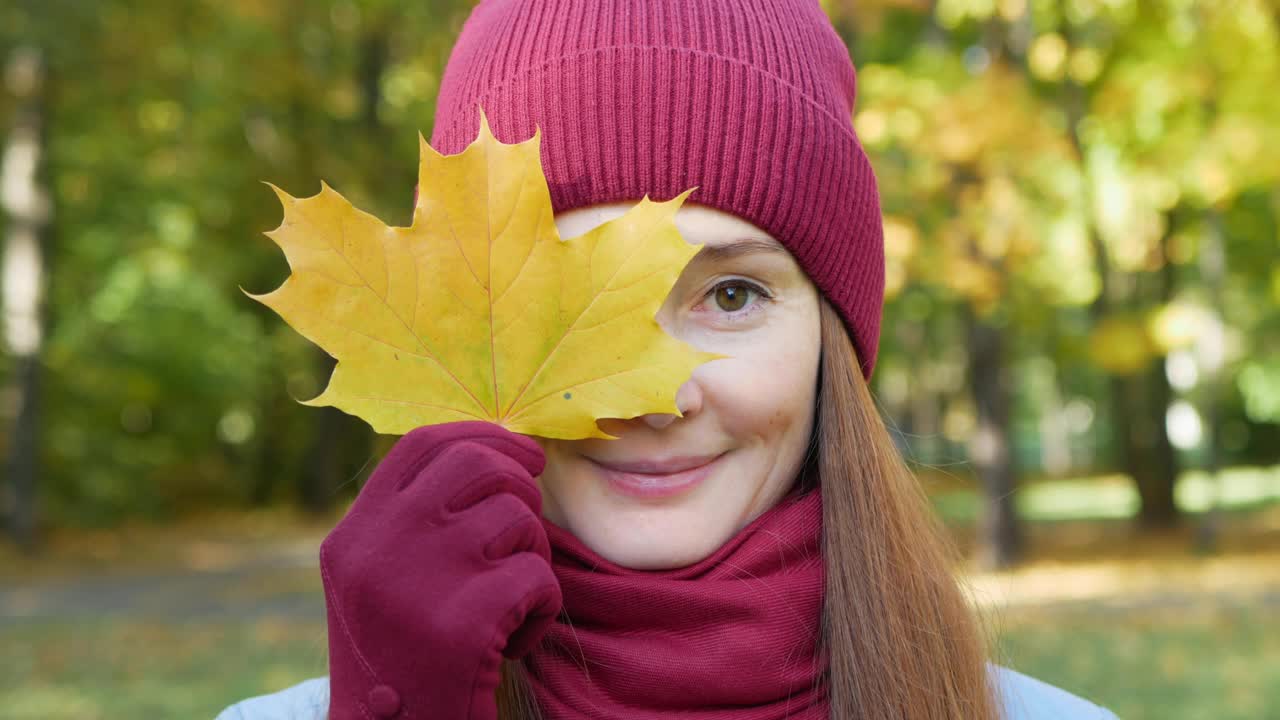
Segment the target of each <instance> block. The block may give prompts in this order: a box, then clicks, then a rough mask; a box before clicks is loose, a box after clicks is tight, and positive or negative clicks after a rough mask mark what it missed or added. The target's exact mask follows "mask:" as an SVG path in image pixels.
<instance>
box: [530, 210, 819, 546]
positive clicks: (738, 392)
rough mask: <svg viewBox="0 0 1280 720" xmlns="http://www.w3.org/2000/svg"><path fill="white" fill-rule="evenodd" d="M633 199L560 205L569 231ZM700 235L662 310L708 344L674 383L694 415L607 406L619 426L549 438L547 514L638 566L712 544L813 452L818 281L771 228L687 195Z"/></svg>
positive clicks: (781, 489)
mask: <svg viewBox="0 0 1280 720" xmlns="http://www.w3.org/2000/svg"><path fill="white" fill-rule="evenodd" d="M631 205H633V203H610V204H605V205H595V206H592V207H586V208H577V209H574V210H571V211H568V212H564V213H561V214H559V215H557V216H556V227H557V228H558V229H559V231H560V236H561V237H564V238H570V237H577V236H579V235H581V234H583V233H585V232H587V231H588V230H590V229H592V228H594V227H596V226H597V225H601V224H603V223H605V222H607V221H609V220H612V219H614V218H616V217H619V216H621V215H622V214H624V213H625V212H626V210H627V208H629V207H630V206H631ZM675 223H676V226H677V228H679V230H680V233H681V234H682V235H683V236H684V238H685V239H686V240H687V241H689V242H691V243H695V244H699V245H702V246H703V247H702V249H701V250H700V251H699V253H698V254H697V255H696V256H695V257H694V259H693V260H692V261H690V263H689V264H688V266H687V267H686V268H685V269H684V272H683V273H682V274H681V275H680V278H679V280H678V281H677V282H676V284H675V286H674V287H673V288H672V290H671V294H670V295H669V296H668V297H667V299H666V302H665V303H664V304H663V306H662V308H661V310H659V312H658V316H657V319H658V322H659V324H661V325H662V327H663V328H664V329H665V330H666V331H667V332H668V333H670V334H672V335H673V336H675V337H677V338H680V339H681V340H684V341H686V342H688V343H689V344H691V345H693V346H694V347H696V348H698V349H700V350H706V351H709V352H715V353H720V354H723V355H728V356H730V357H729V358H727V359H721V360H713V361H711V362H708V363H705V364H703V365H701V366H699V367H698V368H697V369H696V370H695V371H694V372H693V375H692V377H691V378H690V379H689V380H688V382H686V383H684V384H683V385H682V386H681V387H680V389H679V392H678V393H677V395H676V404H677V406H678V407H679V408H680V412H681V414H682V415H683V417H678V416H676V415H643V416H641V417H637V418H632V419H628V420H601V421H599V426H600V429H601V430H603V431H605V432H607V433H609V434H611V435H614V436H617V438H618V439H616V440H600V439H588V440H573V441H566V440H545V439H544V440H539V442H540V443H541V444H542V447H543V449H544V450H545V451H546V455H547V465H546V470H545V471H544V472H543V473H542V475H541V476H540V478H539V485H540V487H541V488H542V495H543V515H545V516H546V518H547V519H548V520H550V521H551V522H553V523H555V524H556V525H559V526H560V527H563V528H565V529H567V530H569V531H570V532H572V533H573V534H574V535H575V536H577V537H578V538H579V539H580V540H582V542H583V543H585V544H586V545H587V546H588V547H590V548H591V549H592V550H594V551H595V552H597V553H598V554H600V555H601V556H602V557H604V558H605V559H607V560H609V561H611V562H614V563H617V564H619V565H622V566H624V567H630V568H636V569H666V568H677V567H683V566H686V565H690V564H692V563H695V562H697V561H699V560H701V559H703V558H705V557H706V556H708V555H710V554H711V553H712V552H714V551H715V550H716V549H718V548H719V547H720V546H721V545H723V544H724V543H725V542H726V541H728V540H729V539H730V538H731V537H733V535H735V534H736V533H737V532H738V531H739V530H741V529H742V528H743V527H744V526H745V525H747V524H748V523H749V522H751V521H752V520H754V519H755V518H756V517H757V516H759V515H760V514H761V513H763V512H764V511H765V510H768V509H769V508H770V507H772V506H773V505H774V504H775V503H777V501H778V500H779V499H781V498H782V496H783V495H785V494H786V493H787V491H788V490H790V489H791V486H792V484H793V482H794V481H795V479H796V475H797V473H798V472H799V470H800V467H801V465H802V463H803V461H804V456H805V452H806V450H807V448H808V442H809V435H810V431H811V430H812V427H813V408H814V401H815V395H816V392H817V387H816V386H817V376H818V351H819V326H818V293H817V290H816V289H815V288H814V286H813V284H812V282H810V280H809V278H808V277H807V276H806V275H805V274H804V271H802V270H801V269H800V266H799V265H797V264H796V262H795V260H794V259H793V258H792V257H791V255H790V254H789V253H788V252H787V251H786V250H785V249H784V248H783V247H782V245H781V244H780V243H779V242H778V241H777V240H775V239H773V238H771V237H770V236H769V235H768V234H767V233H765V232H764V231H763V230H761V229H760V228H758V227H756V226H755V225H753V224H751V223H749V222H747V221H745V220H743V219H741V218H739V217H737V216H735V215H732V214H730V213H726V212H723V211H720V210H717V209H715V208H711V207H708V206H704V205H696V204H692V203H689V202H686V203H685V204H684V205H682V206H681V207H680V209H679V210H678V211H677V213H676V216H675Z"/></svg>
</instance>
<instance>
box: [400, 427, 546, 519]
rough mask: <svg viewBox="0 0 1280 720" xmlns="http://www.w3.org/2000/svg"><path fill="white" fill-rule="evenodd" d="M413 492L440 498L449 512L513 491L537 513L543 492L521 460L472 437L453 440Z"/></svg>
mask: <svg viewBox="0 0 1280 720" xmlns="http://www.w3.org/2000/svg"><path fill="white" fill-rule="evenodd" d="M412 486H414V487H415V489H414V490H413V493H414V494H416V495H426V496H429V497H432V498H440V500H439V501H438V502H440V503H441V504H442V505H443V507H445V509H446V510H448V511H449V512H455V513H456V512H461V511H462V510H464V509H466V508H468V507H470V506H472V505H475V504H476V503H478V502H480V501H481V500H483V499H485V498H487V497H490V496H492V495H495V494H498V493H510V494H513V495H515V496H516V497H517V498H519V499H520V500H521V501H522V502H524V503H525V504H526V505H527V506H529V508H530V509H532V510H533V511H534V512H535V513H540V512H541V511H542V494H541V493H540V492H539V491H538V487H537V485H536V484H535V483H534V482H533V478H532V477H530V476H529V473H528V472H527V471H526V470H525V468H524V466H522V465H521V464H520V463H519V462H517V461H515V460H513V459H512V458H510V457H508V456H507V455H504V454H502V453H500V452H498V451H497V450H494V449H492V448H490V447H488V446H485V445H482V444H480V443H477V442H474V441H471V440H462V441H458V442H455V443H453V444H452V445H450V446H449V447H447V448H445V449H444V450H443V451H441V453H440V454H439V455H438V456H436V457H435V458H434V459H433V460H432V461H431V463H430V464H429V465H428V466H427V467H425V468H423V470H422V471H421V472H420V473H418V476H417V477H416V478H415V479H414V480H413V482H412Z"/></svg>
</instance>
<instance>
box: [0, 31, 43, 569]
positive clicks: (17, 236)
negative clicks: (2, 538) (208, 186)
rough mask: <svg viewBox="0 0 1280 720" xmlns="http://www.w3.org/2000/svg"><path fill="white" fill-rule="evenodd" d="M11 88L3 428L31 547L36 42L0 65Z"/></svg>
mask: <svg viewBox="0 0 1280 720" xmlns="http://www.w3.org/2000/svg"><path fill="white" fill-rule="evenodd" d="M5 78H6V79H7V87H8V90H9V92H10V93H12V95H13V99H14V105H15V112H14V122H13V127H12V129H11V131H10V133H9V138H8V141H7V142H6V143H5V148H4V155H3V159H2V160H0V207H3V209H4V212H5V213H6V214H7V215H8V218H9V221H8V225H9V232H8V237H7V239H6V241H5V248H4V267H3V273H4V275H3V281H2V282H3V291H4V335H5V345H6V346H7V348H8V351H9V352H10V353H11V354H12V356H13V359H14V360H13V363H14V388H13V397H14V398H15V400H16V407H14V408H13V409H12V410H11V412H12V417H13V426H12V431H11V432H10V434H9V437H10V444H9V447H8V455H9V456H8V463H7V465H8V467H7V472H6V475H7V476H8V477H9V483H10V486H9V507H8V510H7V513H6V514H7V516H8V517H7V518H6V519H7V523H6V524H7V525H8V528H9V532H10V534H11V535H12V537H13V539H14V541H15V542H16V543H17V544H18V546H19V547H20V548H21V549H22V550H23V551H24V552H27V553H32V552H35V550H36V549H37V538H36V528H37V524H38V523H37V508H36V485H37V479H38V477H39V419H40V369H41V354H40V349H41V346H42V341H43V337H44V333H45V327H44V312H43V310H44V285H45V282H46V274H47V272H46V270H45V268H44V262H45V258H44V248H43V247H42V244H43V243H42V239H43V238H44V236H45V234H46V232H47V225H48V222H49V216H50V202H49V198H48V194H47V193H46V191H45V190H44V188H42V187H40V184H39V178H38V172H39V169H40V162H41V155H42V154H43V152H44V141H43V132H44V127H45V124H46V122H45V117H44V109H45V105H46V102H45V98H46V95H47V90H46V83H45V77H44V62H43V58H42V56H41V54H40V52H39V50H37V49H36V48H32V47H21V46H20V47H18V48H16V49H14V50H13V51H12V53H11V54H10V57H9V61H8V66H7V67H6V72H5Z"/></svg>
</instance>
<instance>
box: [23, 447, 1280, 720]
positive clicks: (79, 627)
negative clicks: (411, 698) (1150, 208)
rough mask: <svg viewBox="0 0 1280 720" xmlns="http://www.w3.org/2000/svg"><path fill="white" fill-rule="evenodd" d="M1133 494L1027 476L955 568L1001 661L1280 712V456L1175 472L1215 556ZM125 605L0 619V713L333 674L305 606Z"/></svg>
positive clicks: (284, 575) (275, 538)
mask: <svg viewBox="0 0 1280 720" xmlns="http://www.w3.org/2000/svg"><path fill="white" fill-rule="evenodd" d="M948 482H950V485H949V486H948V485H946V484H945V483H944V482H943V481H939V482H937V483H934V482H933V481H932V480H930V479H927V478H926V479H925V484H926V486H927V487H930V489H931V490H932V491H933V492H932V496H933V498H934V501H935V504H936V506H937V507H938V508H939V511H940V512H941V514H942V515H943V516H944V518H948V519H949V520H950V521H951V522H952V523H954V524H955V530H956V537H957V540H958V542H959V543H960V545H961V547H962V548H971V547H972V520H973V517H974V515H975V512H976V510H977V508H978V499H977V498H976V497H975V496H974V493H973V490H972V487H965V486H966V485H967V483H965V482H963V481H960V479H959V478H957V477H954V476H952V477H951V478H950V479H949V481H948ZM1131 493H1132V491H1131V489H1130V488H1129V487H1128V486H1127V484H1126V483H1125V482H1124V481H1123V479H1116V478H1107V477H1102V478H1094V479H1081V480H1050V481H1041V482H1034V483H1028V484H1027V485H1026V486H1025V488H1024V490H1023V491H1022V492H1021V493H1020V496H1019V509H1020V511H1021V512H1022V513H1023V514H1024V516H1025V517H1026V518H1027V519H1028V520H1030V521H1032V522H1031V523H1029V524H1028V531H1029V537H1030V541H1031V549H1032V552H1031V553H1030V555H1029V556H1028V561H1027V563H1026V564H1025V565H1024V566H1022V567H1020V568H1017V569H1015V570H1013V571H1009V572H1003V573H979V572H971V573H969V574H968V575H967V576H966V579H967V581H968V584H969V587H970V588H971V589H973V591H974V598H975V601H976V602H977V603H978V605H979V607H981V608H982V610H983V612H984V613H985V614H987V615H988V617H989V618H990V621H989V625H990V627H991V632H992V634H993V636H994V638H995V642H994V644H995V646H996V656H995V660H996V661H997V662H999V663H1001V664H1003V665H1006V666H1009V667H1012V668H1014V669H1016V670H1019V671H1020V672H1023V673H1026V674H1028V675H1031V676H1033V677H1036V678H1039V679H1041V680H1043V681H1045V682H1048V683H1050V684H1053V685H1057V686H1059V687H1061V688H1063V689H1065V690H1068V691H1070V692H1073V693H1075V694H1078V695H1081V696H1083V697H1086V698H1089V699H1091V700H1093V701H1095V702H1097V703H1099V704H1101V705H1103V706H1106V707H1109V708H1111V709H1112V710H1114V711H1115V712H1116V713H1117V714H1119V715H1120V717H1122V718H1125V719H1126V720H1141V719H1142V718H1160V719H1161V720H1204V719H1209V718H1212V719H1213V720H1235V719H1237V718H1239V719H1244V718H1250V719H1251V720H1252V719H1254V718H1280V710H1277V709H1276V708H1280V504H1278V503H1276V500H1277V499H1280V469H1277V468H1272V469H1261V470H1259V469H1246V470H1240V471H1233V472H1229V473H1224V474H1223V476H1222V478H1221V479H1220V481H1219V482H1218V483H1216V484H1215V483H1211V482H1209V480H1208V479H1207V478H1204V477H1202V476H1195V475H1189V476H1187V477H1184V480H1183V483H1182V486H1181V487H1180V490H1179V503H1180V504H1181V505H1182V506H1183V507H1184V509H1186V510H1188V511H1190V512H1192V513H1195V512H1197V511H1200V510H1203V509H1204V507H1206V506H1207V502H1208V498H1211V497H1212V496H1214V495H1216V496H1217V504H1218V506H1219V508H1220V509H1222V510H1223V511H1224V512H1223V517H1224V520H1225V521H1226V522H1225V524H1224V526H1223V533H1222V539H1221V542H1220V544H1219V550H1220V552H1219V553H1218V554H1217V555H1212V556H1201V555H1195V554H1193V553H1192V552H1191V551H1190V548H1191V546H1192V542H1191V540H1192V534H1193V532H1194V527H1195V525H1196V524H1197V518H1196V517H1194V516H1193V517H1192V518H1191V522H1189V523H1187V527H1185V528H1183V529H1182V530H1181V531H1177V532H1172V533H1165V534H1162V535H1155V536H1153V535H1143V534H1138V533H1135V532H1134V531H1133V530H1132V528H1131V527H1130V525H1129V523H1128V522H1127V520H1126V518H1128V517H1129V516H1130V515H1131V514H1132V510H1133V508H1134V504H1133V503H1134V499H1133V497H1132V494H1131ZM333 521H336V518H333V519H321V520H318V521H317V520H315V519H307V518H303V517H299V516H294V515H292V514H289V513H287V512H281V511H265V512H257V513H242V514H239V515H233V516H226V517H223V516H220V515H213V516H209V517H204V518H200V519H197V520H195V521H186V522H184V523H179V524H175V525H172V526H137V527H128V528H123V529H120V530H117V531H114V532H107V531H94V532H92V533H65V534H62V535H60V536H57V537H54V538H52V541H51V542H50V544H49V547H48V549H47V552H46V554H45V555H44V556H42V557H40V558H37V559H34V560H33V559H30V558H21V557H18V556H16V555H14V554H12V552H11V551H10V552H9V553H8V554H6V552H5V548H4V547H3V546H0V578H13V577H17V578H19V579H20V582H19V583H18V585H19V587H39V586H41V585H44V584H48V583H54V584H56V583H59V582H62V581H65V580H70V579H75V578H79V577H84V576H91V575H92V576H102V575H104V574H105V575H106V576H108V577H114V578H116V579H123V580H124V581H125V582H133V580H131V579H130V578H132V577H134V576H135V575H136V576H137V577H147V576H148V575H149V574H154V573H155V572H157V571H158V572H166V571H171V570H179V571H184V572H187V573H193V574H199V573H216V572H220V571H222V570H227V569H232V568H236V567H243V566H244V565H245V564H246V563H248V562H252V561H253V560H254V559H260V557H261V555H262V553H263V552H264V551H265V549H266V548H274V550H273V552H277V553H284V556H287V557H290V558H298V557H300V558H303V559H309V558H314V553H315V546H316V545H317V544H318V541H319V538H321V537H323V535H324V533H325V532H327V529H328V528H329V527H331V526H332V523H333ZM289 567H290V568H291V569H290V570H288V571H279V570H272V571H270V572H268V573H266V574H264V573H256V574H255V573H247V574H244V575H242V576H231V575H229V576H227V577H238V578H239V579H238V580H235V581H234V582H232V581H228V582H227V583H226V584H224V585H220V586H218V589H217V591H216V593H215V594H216V596H217V598H218V599H219V600H218V602H222V601H226V602H228V603H245V604H246V606H247V605H252V604H253V603H255V602H257V601H260V600H269V599H271V598H279V597H286V596H289V597H298V596H300V595H301V596H309V595H308V594H311V595H315V596H319V594H320V593H321V589H320V587H319V581H318V579H317V578H315V577H314V571H313V570H309V569H308V567H307V566H305V564H304V565H294V566H289ZM5 584H8V583H7V580H6V581H3V582H0V585H5ZM33 597H34V596H33ZM237 607H238V605H237ZM313 609H314V608H313ZM180 616H181V615H180V614H175V615H174V617H180ZM131 617H132V619H122V618H119V617H116V618H111V617H103V616H100V615H99V616H94V615H86V616H84V617H83V618H75V619H72V618H60V619H58V620H34V619H27V620H23V621H20V622H19V621H15V620H13V619H12V618H10V619H8V620H5V619H4V618H3V617H0V716H2V717H3V718H5V720H63V719H66V720H70V719H71V718H75V719H76V720H95V719H99V718H101V719H104V720H105V719H108V718H112V719H114V718H127V717H147V718H212V717H213V716H214V715H215V714H216V713H217V712H218V711H219V710H221V709H222V708H224V707H226V706H227V705H229V704H231V703H232V702H234V701H236V700H239V699H242V698H246V697H250V696H253V695H258V694H262V693H267V692H273V691H275V690H279V689H282V688H285V687H288V686H290V685H292V684H295V683H297V682H300V681H302V680H304V679H307V678H310V677H315V676H319V675H323V674H325V672H326V669H325V665H326V656H327V648H326V629H325V625H324V622H323V618H322V617H319V616H318V615H317V614H315V613H314V612H312V614H311V615H309V616H307V617H296V618H280V617H277V616H275V615H271V616H268V617H267V618H265V619H252V620H251V619H245V618H244V617H241V616H237V615H235V614H232V613H222V614H220V615H217V616H214V617H202V618H201V619H196V620H186V621H179V620H162V619H159V618H158V617H148V616H147V615H145V614H142V613H141V612H136V611H135V612H134V613H132V615H131Z"/></svg>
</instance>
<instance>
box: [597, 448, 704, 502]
mask: <svg viewBox="0 0 1280 720" xmlns="http://www.w3.org/2000/svg"><path fill="white" fill-rule="evenodd" d="M726 454H727V452H725V453H720V454H719V455H707V456H702V457H674V458H669V459H666V460H645V461H636V462H609V463H606V462H602V461H599V460H595V459H593V458H589V457H588V458H586V459H587V461H588V462H590V463H591V464H592V465H593V466H594V467H595V468H596V469H597V471H598V472H599V473H600V474H601V475H602V476H603V477H604V479H605V480H606V481H607V482H608V484H609V487H610V488H611V489H613V490H615V491H616V492H618V493H620V494H623V495H627V496H629V497H633V498H642V499H656V498H667V497H671V496H674V495H680V494H683V493H685V492H687V491H688V490H691V489H692V488H693V487H695V486H697V485H699V484H701V483H702V481H703V480H705V479H706V478H707V477H709V476H710V475H711V473H712V472H714V471H715V469H716V468H717V467H719V465H720V462H719V461H720V459H721V458H723V457H724V456H725V455H726ZM584 457H585V456H584Z"/></svg>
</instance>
